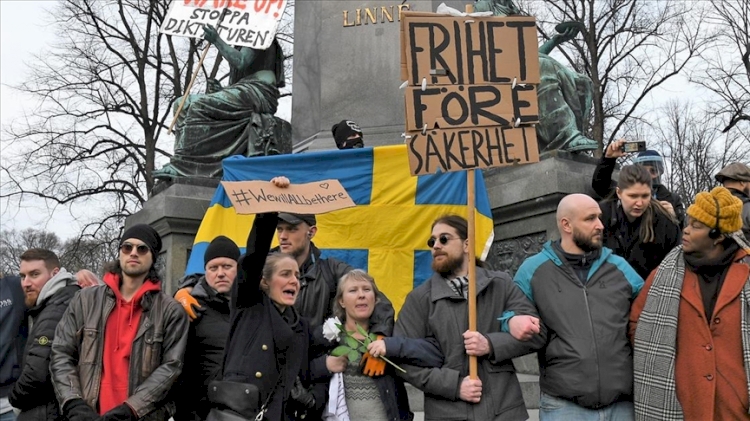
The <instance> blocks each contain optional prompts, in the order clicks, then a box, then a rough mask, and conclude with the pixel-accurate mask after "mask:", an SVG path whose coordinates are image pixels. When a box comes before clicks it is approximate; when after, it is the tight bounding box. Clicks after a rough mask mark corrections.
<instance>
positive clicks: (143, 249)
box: [120, 243, 149, 256]
mask: <svg viewBox="0 0 750 421" xmlns="http://www.w3.org/2000/svg"><path fill="white" fill-rule="evenodd" d="M133 247H135V250H136V252H137V253H138V255H139V256H145V255H146V253H148V252H149V248H148V246H147V245H145V244H140V245H137V246H135V245H133V244H130V243H122V245H121V246H120V251H121V252H123V253H124V254H130V253H131V252H132V251H133Z"/></svg>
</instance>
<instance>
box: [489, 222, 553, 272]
mask: <svg viewBox="0 0 750 421" xmlns="http://www.w3.org/2000/svg"><path fill="white" fill-rule="evenodd" d="M545 242H547V232H546V231H542V232H537V233H534V234H529V235H524V236H521V237H516V238H509V239H506V240H499V241H495V242H494V243H493V244H492V247H491V248H490V253H489V255H488V256H487V261H486V264H487V266H488V267H489V268H491V269H493V270H502V271H506V272H508V273H510V275H511V276H514V275H515V274H516V271H517V270H518V267H519V266H521V263H523V261H524V260H526V258H528V257H530V256H533V255H535V254H537V253H539V252H540V251H541V250H542V246H543V245H544V243H545Z"/></svg>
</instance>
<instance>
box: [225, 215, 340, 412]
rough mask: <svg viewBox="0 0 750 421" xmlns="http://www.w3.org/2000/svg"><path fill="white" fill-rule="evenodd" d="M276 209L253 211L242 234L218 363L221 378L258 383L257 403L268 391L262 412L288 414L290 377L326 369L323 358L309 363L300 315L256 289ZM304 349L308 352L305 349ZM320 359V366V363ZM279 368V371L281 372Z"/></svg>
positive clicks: (305, 329)
mask: <svg viewBox="0 0 750 421" xmlns="http://www.w3.org/2000/svg"><path fill="white" fill-rule="evenodd" d="M276 221H277V214H275V213H269V214H261V215H257V216H256V218H255V221H254V222H253V228H252V229H251V231H250V235H249V236H248V240H247V248H246V254H245V255H244V256H242V257H241V258H240V270H239V271H238V276H237V280H236V282H235V283H234V285H233V286H232V298H231V303H232V304H231V321H230V328H229V339H228V343H227V346H226V354H225V357H224V364H223V380H225V381H232V382H239V383H250V384H253V385H255V386H257V387H258V389H259V391H260V402H258V406H259V407H260V405H262V404H263V403H264V402H265V401H266V399H267V398H268V396H269V395H270V394H271V393H273V395H272V397H271V400H270V402H269V404H268V412H267V413H266V417H267V418H268V420H269V421H281V420H285V419H289V418H288V417H287V416H286V414H285V411H286V403H287V400H288V399H289V396H290V393H291V389H292V387H293V386H294V380H295V378H296V377H297V376H300V377H301V378H302V380H303V382H309V381H310V379H311V376H316V375H324V374H325V373H327V369H326V368H325V360H324V359H318V360H316V362H315V364H313V365H312V366H310V365H309V362H308V361H309V357H308V356H309V355H313V353H314V350H313V349H311V347H310V342H311V336H312V335H311V332H310V326H309V324H308V322H307V320H306V319H304V318H302V317H300V316H299V314H298V313H297V311H296V310H295V309H294V308H293V307H292V308H287V309H286V310H285V312H284V314H283V315H282V313H280V312H279V310H278V309H277V308H276V306H275V305H274V304H273V302H272V301H271V299H270V298H268V295H267V294H265V293H264V292H263V291H261V290H260V287H259V286H260V280H261V272H262V270H263V266H264V264H265V261H266V257H267V256H268V252H269V249H270V246H271V240H272V239H273V236H274V233H275V231H276ZM308 352H309V354H308ZM320 363H322V367H321V366H320ZM282 374H283V375H284V376H283V377H281V376H282Z"/></svg>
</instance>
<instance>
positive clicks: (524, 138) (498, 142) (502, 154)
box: [407, 126, 539, 175]
mask: <svg viewBox="0 0 750 421" xmlns="http://www.w3.org/2000/svg"><path fill="white" fill-rule="evenodd" d="M408 135H409V136H411V138H407V149H408V151H409V169H410V170H411V173H412V174H413V175H423V174H433V173H435V172H438V171H440V172H448V171H460V170H469V169H474V168H491V167H503V166H508V165H517V164H527V163H531V162H538V161H539V149H538V147H537V139H536V129H535V128H534V127H531V126H526V127H519V128H502V127H498V126H487V127H474V128H460V129H447V130H428V131H427V132H426V133H425V134H422V132H411V133H409V134H408Z"/></svg>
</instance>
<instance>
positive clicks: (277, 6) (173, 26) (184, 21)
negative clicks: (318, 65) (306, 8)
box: [160, 0, 287, 50]
mask: <svg viewBox="0 0 750 421" xmlns="http://www.w3.org/2000/svg"><path fill="white" fill-rule="evenodd" d="M286 4H287V0H174V1H172V4H171V5H170V7H169V12H168V13H167V16H166V17H165V18H164V23H163V24H162V26H161V28H160V31H161V32H162V33H165V34H170V35H177V36H182V37H190V38H202V37H203V25H207V24H208V25H212V26H214V27H215V28H216V29H217V30H218V32H219V36H220V37H221V39H223V40H224V41H225V42H226V43H227V44H229V45H236V46H243V47H252V48H256V49H260V50H265V49H267V48H268V47H270V46H271V43H272V42H273V39H274V36H275V35H276V30H277V29H278V26H279V21H280V20H281V17H282V16H283V15H284V9H285V8H286Z"/></svg>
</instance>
